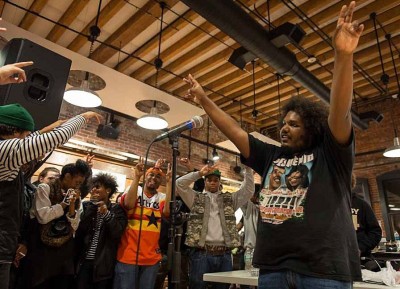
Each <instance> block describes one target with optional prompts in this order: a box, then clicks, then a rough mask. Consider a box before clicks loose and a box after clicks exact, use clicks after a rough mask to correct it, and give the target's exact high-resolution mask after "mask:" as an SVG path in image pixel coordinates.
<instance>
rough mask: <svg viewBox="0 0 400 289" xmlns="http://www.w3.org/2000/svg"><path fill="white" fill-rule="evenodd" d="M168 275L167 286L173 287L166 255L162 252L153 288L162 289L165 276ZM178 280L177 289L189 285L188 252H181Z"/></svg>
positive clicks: (183, 288) (185, 288) (182, 288)
mask: <svg viewBox="0 0 400 289" xmlns="http://www.w3.org/2000/svg"><path fill="white" fill-rule="evenodd" d="M167 275H168V288H173V287H172V285H171V278H172V277H171V276H170V275H171V274H170V272H168V257H167V255H166V254H163V258H162V260H161V266H160V269H158V272H157V279H156V284H155V285H154V289H162V288H163V285H164V281H165V277H166V276H167ZM179 277H180V280H179V286H178V288H179V289H187V288H188V286H189V256H188V252H186V251H182V252H181V268H180V276H179Z"/></svg>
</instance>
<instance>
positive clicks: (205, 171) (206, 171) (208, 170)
mask: <svg viewBox="0 0 400 289" xmlns="http://www.w3.org/2000/svg"><path fill="white" fill-rule="evenodd" d="M216 169H217V166H216V165H213V166H209V165H205V166H204V167H202V168H201V170H200V175H201V176H202V177H204V176H206V175H208V174H209V173H211V172H213V171H215V170H216Z"/></svg>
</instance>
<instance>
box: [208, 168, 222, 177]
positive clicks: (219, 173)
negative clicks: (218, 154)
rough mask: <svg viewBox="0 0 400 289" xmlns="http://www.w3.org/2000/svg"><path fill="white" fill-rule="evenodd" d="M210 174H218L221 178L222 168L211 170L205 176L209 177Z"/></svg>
mask: <svg viewBox="0 0 400 289" xmlns="http://www.w3.org/2000/svg"><path fill="white" fill-rule="evenodd" d="M208 176H217V177H218V178H221V172H220V170H218V169H216V170H214V171H212V172H209V173H208V174H206V175H205V176H204V177H205V178H207V177H208Z"/></svg>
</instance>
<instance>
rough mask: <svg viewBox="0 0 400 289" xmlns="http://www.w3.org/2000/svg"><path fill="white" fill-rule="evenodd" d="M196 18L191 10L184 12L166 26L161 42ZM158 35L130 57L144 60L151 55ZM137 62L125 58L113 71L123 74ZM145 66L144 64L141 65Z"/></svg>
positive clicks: (196, 15) (156, 45) (129, 57)
mask: <svg viewBox="0 0 400 289" xmlns="http://www.w3.org/2000/svg"><path fill="white" fill-rule="evenodd" d="M198 17H200V16H199V15H198V14H196V13H195V12H194V11H193V10H188V11H187V12H185V13H184V14H183V15H182V16H181V17H180V18H178V19H177V20H176V21H174V22H172V23H171V24H170V25H168V26H167V27H166V28H165V29H164V30H163V32H162V39H161V41H162V42H165V41H166V40H167V39H169V38H170V37H172V36H173V35H175V34H176V33H178V32H179V31H180V30H181V29H184V28H185V27H186V26H187V25H189V23H188V22H189V21H190V22H193V21H195V20H196V19H197V18H198ZM158 40H159V37H158V34H157V35H154V36H153V37H152V38H151V40H149V41H147V42H146V43H145V44H143V45H142V46H141V47H139V48H138V49H136V50H135V51H134V52H133V53H132V55H134V56H136V57H139V58H144V57H145V56H146V55H147V54H148V53H151V52H152V51H153V50H154V49H156V48H157V47H158ZM138 61H139V60H138V59H137V58H134V57H131V56H127V57H126V58H125V59H124V60H123V61H121V63H119V64H118V65H117V66H116V67H114V69H117V70H118V71H120V72H124V71H126V70H127V69H129V67H130V66H131V65H134V64H136V63H137V62H138ZM143 65H145V63H143Z"/></svg>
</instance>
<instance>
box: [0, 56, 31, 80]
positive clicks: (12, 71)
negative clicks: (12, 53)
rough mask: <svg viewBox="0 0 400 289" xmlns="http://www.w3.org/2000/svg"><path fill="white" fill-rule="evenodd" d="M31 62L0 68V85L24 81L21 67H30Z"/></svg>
mask: <svg viewBox="0 0 400 289" xmlns="http://www.w3.org/2000/svg"><path fill="white" fill-rule="evenodd" d="M32 64H33V62H32V61H26V62H18V63H13V64H7V65H4V66H3V67H0V84H2V85H3V84H10V83H21V82H25V81H26V74H25V71H24V70H23V69H22V67H25V66H29V65H32Z"/></svg>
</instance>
